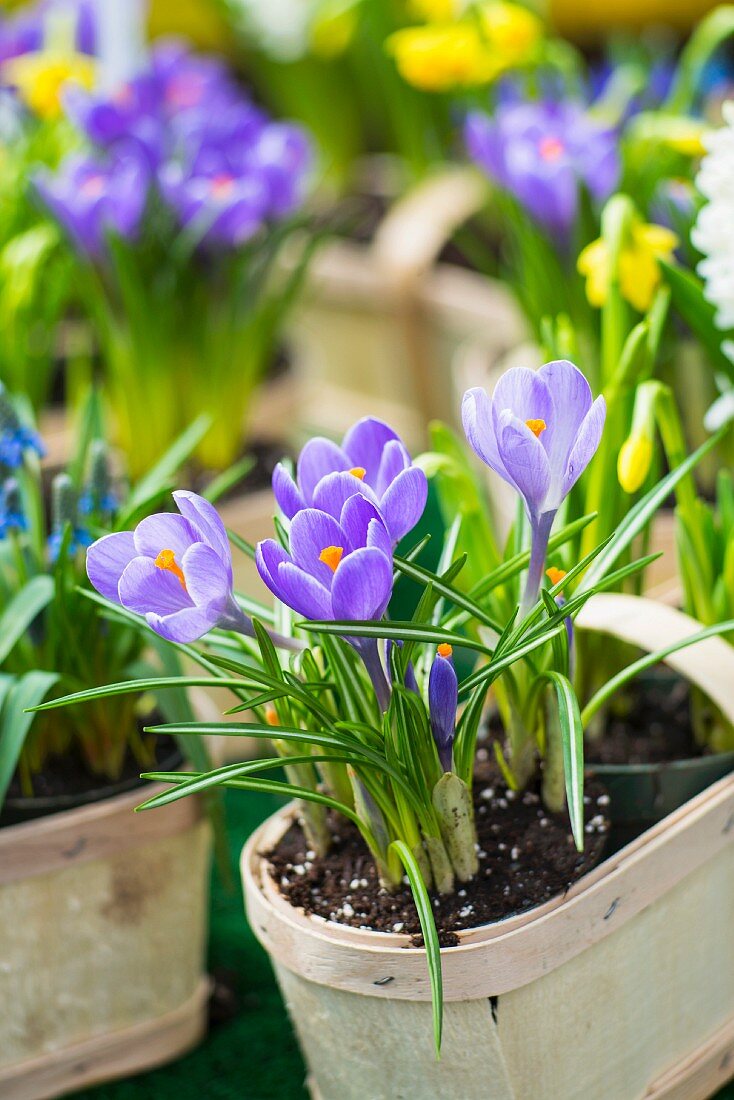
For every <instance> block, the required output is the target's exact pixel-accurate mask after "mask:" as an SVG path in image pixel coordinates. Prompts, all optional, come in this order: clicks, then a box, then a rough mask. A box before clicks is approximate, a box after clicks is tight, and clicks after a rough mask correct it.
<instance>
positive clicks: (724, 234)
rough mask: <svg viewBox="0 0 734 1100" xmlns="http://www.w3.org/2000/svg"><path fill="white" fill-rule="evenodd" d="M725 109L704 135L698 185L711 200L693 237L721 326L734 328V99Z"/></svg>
mask: <svg viewBox="0 0 734 1100" xmlns="http://www.w3.org/2000/svg"><path fill="white" fill-rule="evenodd" d="M722 113H723V116H724V125H723V126H722V127H721V128H720V129H718V130H712V131H709V132H708V133H707V134H706V135H705V137H704V138H703V141H704V144H705V146H706V149H707V155H706V156H705V157H704V159H703V161H702V163H701V168H700V170H699V173H698V176H697V178H696V186H697V188H698V190H699V191H700V193H701V194H702V195H703V196H704V198H705V199H706V200H707V202H706V204H705V205H704V206H703V208H702V209H701V211H700V213H699V215H698V219H697V221H696V224H695V226H694V227H693V229H692V231H691V241H692V243H693V245H694V246H695V247H696V248H697V249H698V250H699V252H702V253H703V254H704V256H705V259H703V260H702V261H701V262H700V263H699V265H698V273H699V275H700V276H701V278H702V279H703V280H704V284H705V290H704V293H705V296H706V299H707V301H709V302H710V303H711V304H712V305H713V306H714V307H715V308H716V324H717V327H718V328H720V329H730V328H734V100H729V101H728V102H727V103H725V104H724V106H723V112H722ZM725 350H727V349H725ZM727 354H728V351H727Z"/></svg>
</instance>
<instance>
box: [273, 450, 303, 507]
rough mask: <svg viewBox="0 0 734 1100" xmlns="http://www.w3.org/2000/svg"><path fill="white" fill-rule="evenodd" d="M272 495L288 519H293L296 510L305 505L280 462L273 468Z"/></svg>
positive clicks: (293, 482) (296, 487)
mask: <svg viewBox="0 0 734 1100" xmlns="http://www.w3.org/2000/svg"><path fill="white" fill-rule="evenodd" d="M273 495H274V497H275V499H276V501H277V502H278V507H279V508H280V510H281V512H282V513H283V515H284V516H286V517H287V518H288V519H293V517H294V516H295V514H296V512H298V511H300V509H301V508H305V507H306V501H305V500H304V499H303V496H302V495H301V493H300V492H299V490H298V486H297V485H296V483H295V481H294V480H293V478H292V477H291V475H290V474H289V473H288V471H287V470H286V468H285V466H284V465H283V463H282V462H279V463H278V465H277V466H276V467H275V469H274V470H273Z"/></svg>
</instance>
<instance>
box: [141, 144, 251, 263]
mask: <svg viewBox="0 0 734 1100" xmlns="http://www.w3.org/2000/svg"><path fill="white" fill-rule="evenodd" d="M159 182H160V185H161V191H162V193H163V196H164V198H165V199H166V201H167V203H168V205H169V206H170V207H171V208H172V209H173V210H174V211H175V212H176V214H177V216H178V220H179V222H180V224H181V225H182V227H184V228H186V229H189V230H190V231H191V232H192V233H194V234H195V235H196V237H197V240H199V241H201V242H215V243H217V244H223V245H225V246H229V247H236V246H237V245H241V244H243V243H244V242H245V241H247V240H249V239H250V238H251V237H253V236H254V235H255V233H257V231H258V230H259V229H260V228H261V227H262V225H263V224H264V220H265V217H266V215H267V213H268V205H269V196H268V190H267V187H266V184H265V181H264V180H263V179H262V178H261V177H259V176H257V175H255V174H253V173H249V174H246V175H234V174H233V173H232V172H229V171H226V170H223V171H212V172H211V173H209V174H207V173H201V174H193V173H187V171H186V170H185V169H184V168H183V167H182V166H181V165H179V164H177V163H174V162H171V163H169V164H167V165H165V166H164V167H163V168H162V169H161V172H160V173H159Z"/></svg>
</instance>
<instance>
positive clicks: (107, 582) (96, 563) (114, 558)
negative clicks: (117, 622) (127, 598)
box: [87, 531, 137, 603]
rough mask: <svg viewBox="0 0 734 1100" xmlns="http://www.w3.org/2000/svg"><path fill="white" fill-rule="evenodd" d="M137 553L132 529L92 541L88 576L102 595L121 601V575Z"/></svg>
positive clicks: (88, 558)
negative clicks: (119, 592) (119, 588)
mask: <svg viewBox="0 0 734 1100" xmlns="http://www.w3.org/2000/svg"><path fill="white" fill-rule="evenodd" d="M136 555H137V550H136V548H135V539H134V538H133V533H132V531H117V532H115V534H112V535H104V536H103V537H102V538H101V539H97V541H96V542H94V543H92V545H91V546H90V547H89V549H88V550H87V576H88V577H89V579H90V581H91V582H92V584H93V585H94V587H95V588H96V589H97V591H98V592H99V593H100V595H102V596H104V597H105V598H106V599H108V600H114V602H115V603H119V602H120V596H119V594H118V586H119V583H120V577H121V576H122V574H123V573H124V571H125V569H126V567H127V566H128V565H129V564H130V562H131V561H132V559H133V558H134V557H135V556H136Z"/></svg>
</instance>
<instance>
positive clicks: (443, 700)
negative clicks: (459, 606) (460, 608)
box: [428, 645, 459, 772]
mask: <svg viewBox="0 0 734 1100" xmlns="http://www.w3.org/2000/svg"><path fill="white" fill-rule="evenodd" d="M451 653H452V649H451V646H450V645H440V646H439V647H438V651H437V653H436V656H435V658H434V661H433V664H432V665H431V671H430V673H429V676H428V712H429V714H430V718H431V732H432V733H433V740H434V741H435V742H436V748H437V750H438V759H439V760H440V762H441V767H442V768H443V770H444V771H445V772H450V771H451V764H452V757H453V747H454V734H455V732H456V707H457V704H458V701H459V681H458V680H457V677H456V671H455V669H454V663H453V661H452V659H451Z"/></svg>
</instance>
